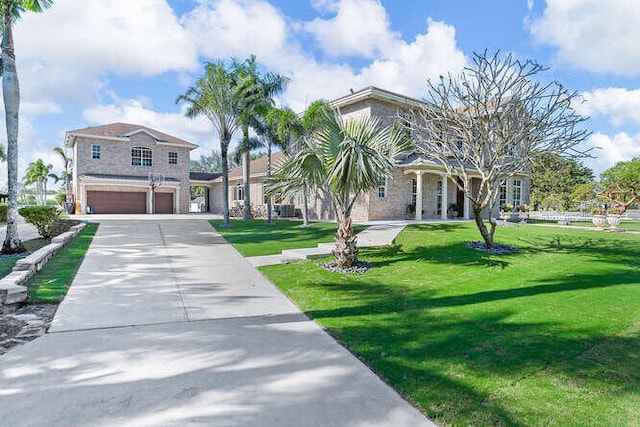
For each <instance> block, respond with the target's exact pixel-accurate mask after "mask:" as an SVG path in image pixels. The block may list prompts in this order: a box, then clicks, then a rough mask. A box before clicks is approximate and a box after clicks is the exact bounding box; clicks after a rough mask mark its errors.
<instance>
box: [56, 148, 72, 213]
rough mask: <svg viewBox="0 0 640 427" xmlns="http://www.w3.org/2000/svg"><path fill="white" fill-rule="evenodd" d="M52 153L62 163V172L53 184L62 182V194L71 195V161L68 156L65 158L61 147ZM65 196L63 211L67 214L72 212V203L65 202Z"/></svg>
mask: <svg viewBox="0 0 640 427" xmlns="http://www.w3.org/2000/svg"><path fill="white" fill-rule="evenodd" d="M53 152H54V153H56V154H57V155H59V156H60V158H61V159H62V161H63V163H64V171H62V173H61V174H60V176H59V177H58V176H55V178H54V179H55V182H58V180H60V179H62V180H64V192H65V194H69V193H71V178H72V176H73V174H72V173H71V172H69V168H71V164H72V160H71V158H70V157H69V156H67V152H66V151H65V149H64V148H62V147H56V148H54V149H53ZM66 200H67V199H66V196H65V202H64V205H63V206H64V209H65V211H66V212H67V213H72V212H73V203H70V202H67V201H66Z"/></svg>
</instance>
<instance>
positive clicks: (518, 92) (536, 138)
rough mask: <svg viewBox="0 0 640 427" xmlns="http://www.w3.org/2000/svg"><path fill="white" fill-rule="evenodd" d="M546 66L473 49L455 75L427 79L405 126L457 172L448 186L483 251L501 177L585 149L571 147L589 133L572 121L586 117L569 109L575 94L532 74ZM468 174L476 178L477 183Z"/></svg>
mask: <svg viewBox="0 0 640 427" xmlns="http://www.w3.org/2000/svg"><path fill="white" fill-rule="evenodd" d="M546 70H547V69H546V68H544V67H543V66H542V65H540V64H538V63H536V62H535V61H532V60H527V61H520V60H517V59H515V58H514V57H513V55H511V54H508V55H506V56H501V55H500V53H499V52H496V53H495V54H493V55H489V54H488V53H487V51H484V52H483V53H481V54H478V53H474V54H473V60H472V66H470V67H467V68H465V69H464V70H463V71H462V72H461V73H460V74H459V75H457V76H452V75H451V74H449V75H448V76H446V77H445V76H440V78H439V79H438V80H436V81H431V80H430V81H429V82H428V85H427V97H426V98H425V101H427V102H426V103H425V104H424V106H423V107H422V108H421V109H419V110H418V111H417V112H416V114H415V115H414V117H413V119H412V120H411V121H410V122H409V123H410V124H409V125H408V126H409V127H410V131H411V133H412V135H413V137H414V139H415V140H416V141H417V146H418V148H419V150H420V151H421V152H422V153H423V154H424V155H426V156H427V157H429V158H431V159H433V160H435V161H436V162H439V163H441V164H442V166H443V167H444V168H445V170H446V171H447V174H448V175H450V176H458V177H460V178H462V179H461V180H455V182H456V185H457V186H458V188H459V189H460V190H461V191H462V192H463V193H464V196H465V197H466V198H467V199H469V202H470V205H471V209H472V211H473V214H474V217H475V222H476V225H477V226H478V229H479V231H480V233H481V234H482V237H483V239H484V241H485V245H486V247H487V248H488V249H491V248H493V246H494V240H493V237H494V233H495V228H496V221H495V219H493V218H492V215H491V213H492V212H493V210H494V206H495V204H496V202H497V199H498V194H499V188H500V185H501V184H502V182H503V181H504V180H506V179H508V178H510V177H513V176H514V175H518V174H526V173H528V171H529V170H530V167H531V165H532V164H533V162H534V161H535V160H536V159H537V158H538V157H539V156H541V155H543V154H544V153H558V154H565V155H583V154H584V153H585V152H584V151H581V150H580V148H579V145H580V144H581V143H582V142H583V141H584V140H585V139H586V138H587V136H588V135H589V132H588V131H587V130H585V129H581V127H580V124H581V123H582V122H584V121H585V120H587V118H585V117H582V116H580V115H578V114H577V113H576V112H575V110H574V104H575V102H576V101H577V100H578V94H577V93H576V92H569V91H568V90H567V89H566V88H564V87H563V86H562V85H561V84H560V83H558V82H551V83H544V82H540V81H537V80H534V79H535V78H537V77H538V74H539V73H541V72H543V71H546ZM405 120H406V118H405ZM471 178H476V179H478V180H479V186H478V185H476V186H474V187H477V188H472V186H471V185H470V182H471ZM483 212H485V213H486V214H488V219H487V221H488V222H489V228H488V229H487V225H486V223H485V220H484V219H483V217H482V213H483Z"/></svg>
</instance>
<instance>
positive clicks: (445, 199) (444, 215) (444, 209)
mask: <svg viewBox="0 0 640 427" xmlns="http://www.w3.org/2000/svg"><path fill="white" fill-rule="evenodd" d="M447 181H448V178H447V175H442V209H440V218H441V219H447V211H448V210H449V194H448V193H449V188H448V187H449V186H448V182H447Z"/></svg>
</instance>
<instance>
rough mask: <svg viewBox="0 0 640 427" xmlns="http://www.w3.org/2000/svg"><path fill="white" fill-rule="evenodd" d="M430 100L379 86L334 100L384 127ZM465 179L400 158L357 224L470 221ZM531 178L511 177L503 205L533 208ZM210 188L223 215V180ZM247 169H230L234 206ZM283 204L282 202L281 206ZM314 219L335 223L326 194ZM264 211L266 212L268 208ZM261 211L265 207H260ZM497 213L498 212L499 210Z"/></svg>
mask: <svg viewBox="0 0 640 427" xmlns="http://www.w3.org/2000/svg"><path fill="white" fill-rule="evenodd" d="M423 103H424V101H421V100H418V99H414V98H410V97H407V96H404V95H400V94H396V93H393V92H389V91H386V90H383V89H379V88H376V87H367V88H365V89H362V90H359V91H357V92H353V93H351V94H348V95H346V96H343V97H340V98H338V99H336V100H334V101H333V102H332V104H333V106H334V107H336V108H337V109H338V110H339V111H340V113H341V114H342V116H343V117H345V118H349V117H357V116H363V115H364V116H374V117H378V118H380V120H381V121H382V123H383V124H389V123H392V122H393V121H395V120H398V118H399V117H402V116H405V117H406V116H407V115H410V114H412V110H415V109H417V108H420V106H421V105H422V104H423ZM282 156H283V154H282V153H276V154H274V156H273V160H272V162H273V164H274V165H276V167H277V164H278V162H279V161H281V159H282ZM266 164H267V161H266V157H265V158H261V159H258V160H255V161H253V162H252V163H251V179H250V200H251V204H252V205H253V206H258V207H260V206H264V205H265V204H266V200H265V199H264V180H265V176H266ZM460 179H461V178H460V177H457V176H449V175H448V174H447V172H446V170H445V169H444V167H443V166H442V165H440V164H439V163H438V162H437V161H434V160H431V159H428V158H425V157H424V156H422V155H420V154H418V153H410V154H407V155H404V156H402V157H399V158H398V159H396V168H395V170H394V171H393V176H392V177H391V178H390V179H387V180H386V181H385V182H383V183H380V186H379V187H378V188H375V189H374V190H371V191H369V192H368V193H366V194H364V195H363V196H362V197H361V198H360V199H359V200H358V201H357V203H356V206H355V207H354V210H353V219H355V220H364V221H367V220H369V221H370V220H382V219H385V220H389V219H418V220H420V219H452V218H460V219H469V218H470V217H471V216H472V215H473V213H472V212H471V210H470V206H469V201H468V200H467V199H466V198H465V197H463V194H462V192H461V191H459V190H458V188H457V187H456V184H455V182H456V180H460ZM529 182H530V180H529V177H528V176H527V175H519V176H514V177H512V178H510V179H508V180H507V181H506V182H505V183H504V185H503V187H502V188H501V191H500V199H499V204H500V205H504V204H511V205H514V206H518V205H524V204H529V187H530V185H529ZM209 185H210V189H209V191H210V201H211V204H210V208H211V211H212V212H218V213H219V212H221V211H222V180H221V178H217V179H216V180H213V181H211V182H210V183H209ZM471 186H472V188H478V186H479V180H478V179H477V178H472V179H471ZM242 191H243V190H242V168H241V167H238V168H235V169H231V170H230V171H229V201H230V203H229V204H230V206H234V205H239V204H241V203H242V200H243V197H244V196H243V194H242ZM278 202H279V203H278ZM275 203H276V205H279V204H281V205H284V206H286V207H287V209H285V211H286V216H292V215H296V214H298V215H299V213H300V208H301V205H302V200H285V201H276V202H275ZM309 208H310V217H311V218H312V219H331V218H333V217H334V214H333V210H332V207H331V203H330V199H329V197H327V196H326V195H323V194H316V195H314V196H313V197H311V199H310V200H309ZM262 209H263V208H262ZM258 210H260V209H258ZM494 215H497V212H494Z"/></svg>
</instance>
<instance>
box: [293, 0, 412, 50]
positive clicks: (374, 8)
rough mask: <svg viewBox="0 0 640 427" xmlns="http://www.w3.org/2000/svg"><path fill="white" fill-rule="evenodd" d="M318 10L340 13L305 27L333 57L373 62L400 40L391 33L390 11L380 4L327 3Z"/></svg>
mask: <svg viewBox="0 0 640 427" xmlns="http://www.w3.org/2000/svg"><path fill="white" fill-rule="evenodd" d="M316 7H317V8H319V9H325V10H329V11H332V12H335V13H336V15H335V16H334V17H333V18H330V19H322V18H315V19H314V20H312V21H311V22H308V23H306V24H305V25H304V29H305V30H306V31H308V32H310V33H312V34H313V35H314V36H315V38H316V39H317V40H318V42H319V44H320V46H321V47H322V50H323V51H324V52H325V53H326V54H327V55H329V56H332V57H338V56H343V55H345V56H349V55H359V56H363V57H367V58H371V57H373V56H375V55H377V54H379V53H383V52H388V51H389V49H390V47H391V45H392V44H393V42H394V40H395V39H398V38H399V37H400V36H399V34H396V33H393V32H392V31H391V30H390V26H391V25H390V22H389V18H388V16H387V11H386V9H385V8H384V7H383V6H382V4H381V3H380V1H378V0H341V1H339V2H327V1H324V2H322V3H318V4H316Z"/></svg>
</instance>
